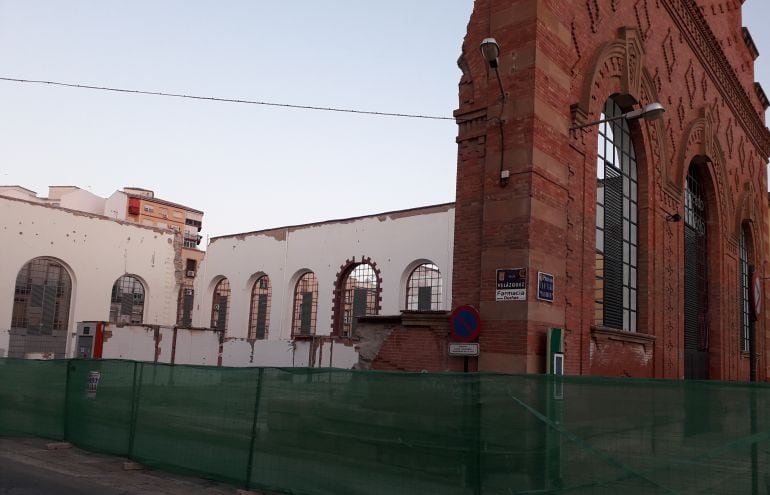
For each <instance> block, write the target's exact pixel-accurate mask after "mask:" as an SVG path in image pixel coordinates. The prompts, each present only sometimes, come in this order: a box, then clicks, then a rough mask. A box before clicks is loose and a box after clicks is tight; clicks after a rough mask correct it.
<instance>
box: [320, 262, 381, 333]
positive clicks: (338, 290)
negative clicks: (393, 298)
mask: <svg viewBox="0 0 770 495" xmlns="http://www.w3.org/2000/svg"><path fill="white" fill-rule="evenodd" d="M361 264H368V265H369V266H371V267H372V270H374V274H375V276H376V277H377V294H376V301H377V306H376V311H377V314H379V313H380V311H382V274H381V272H380V269H379V268H378V267H377V263H376V262H374V261H372V259H371V258H369V257H367V256H362V257H361V260H360V261H356V257H355V256H353V257H352V258H348V259H347V260H345V263H343V264H342V265H340V269H339V271H338V272H337V274H336V275H335V277H334V290H333V296H332V335H338V336H339V335H340V328H341V327H342V310H341V309H342V304H343V302H344V301H343V297H342V293H343V291H344V289H345V285H344V284H345V280H346V279H347V277H348V275H349V274H350V272H351V271H353V270H354V269H355V267H356V266H358V265H361Z"/></svg>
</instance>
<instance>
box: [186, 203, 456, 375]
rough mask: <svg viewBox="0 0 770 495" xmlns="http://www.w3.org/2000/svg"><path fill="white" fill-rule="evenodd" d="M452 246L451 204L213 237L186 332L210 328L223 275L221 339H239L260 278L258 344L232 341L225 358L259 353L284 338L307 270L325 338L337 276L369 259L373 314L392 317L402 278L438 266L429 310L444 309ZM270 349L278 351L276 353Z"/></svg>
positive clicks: (399, 303) (401, 304)
mask: <svg viewBox="0 0 770 495" xmlns="http://www.w3.org/2000/svg"><path fill="white" fill-rule="evenodd" d="M453 247H454V204H445V205H436V206H430V207H425V208H415V209H411V210H404V211H397V212H390V213H383V214H379V215H371V216H365V217H359V218H352V219H346V220H335V221H327V222H321V223H316V224H309V225H301V226H296V227H285V228H279V229H271V230H264V231H259V232H251V233H244V234H238V235H230V236H224V237H218V238H214V239H212V240H211V242H210V244H209V245H208V247H207V251H206V259H205V260H204V262H203V263H202V264H201V266H200V268H199V271H198V276H197V277H196V282H195V283H196V286H195V303H194V311H193V326H195V327H204V328H207V327H209V326H211V316H212V304H213V293H214V290H215V287H216V285H217V283H218V282H219V281H220V280H221V279H222V278H223V277H224V278H227V279H228V281H229V284H230V289H231V296H230V300H229V303H228V305H229V308H228V318H227V320H228V323H227V332H226V337H227V340H228V341H232V340H238V339H244V340H245V339H246V338H247V337H248V327H249V314H250V305H251V291H252V288H253V286H254V283H255V281H256V280H257V279H258V278H259V277H260V276H261V275H268V276H269V277H270V282H271V286H272V295H271V302H270V321H269V326H268V332H267V337H266V339H265V341H264V343H263V344H262V345H259V344H260V343H259V342H258V343H257V344H258V345H257V346H256V347H255V350H252V349H247V348H246V347H243V348H242V349H239V348H237V346H236V344H233V343H231V344H229V346H228V347H227V348H226V349H225V354H226V355H228V354H229V355H230V356H233V357H235V356H236V355H237V356H241V355H245V354H246V353H247V352H248V353H252V354H256V355H262V352H260V350H259V349H260V348H261V347H265V349H267V346H269V345H271V344H269V343H268V342H270V341H288V340H291V326H292V310H293V296H294V289H295V285H296V282H297V280H298V279H299V277H300V276H301V275H302V274H303V273H304V272H307V271H312V272H314V273H315V275H316V277H317V281H318V298H317V315H316V328H315V334H316V335H318V336H323V335H329V334H331V332H332V307H333V302H332V301H333V292H334V283H335V280H336V279H337V277H338V273H339V272H340V269H341V267H342V266H343V265H345V263H346V261H347V260H352V259H355V261H356V262H360V261H362V260H363V259H364V258H366V259H370V260H371V262H372V264H373V265H374V266H375V267H376V269H377V270H378V271H379V274H380V278H381V280H382V283H381V289H382V292H381V297H382V300H381V303H380V304H381V308H380V310H379V314H381V315H396V314H399V312H400V311H401V310H403V309H405V306H406V282H407V278H408V276H409V274H410V273H411V271H412V270H413V269H414V268H415V267H417V266H418V265H420V264H421V263H433V264H435V265H437V266H438V269H439V270H440V273H441V284H440V285H441V289H440V292H441V297H440V305H439V307H438V308H437V309H442V310H448V309H450V306H451V280H452V254H453ZM278 351H280V352H286V351H285V349H284V348H283V347H281V348H280V349H278ZM268 354H269V353H268ZM294 354H295V361H296V353H294ZM340 357H341V356H340ZM241 360H242V358H239V359H236V361H239V362H240V361H241ZM281 361H283V360H281Z"/></svg>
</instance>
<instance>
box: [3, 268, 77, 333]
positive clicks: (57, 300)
mask: <svg viewBox="0 0 770 495" xmlns="http://www.w3.org/2000/svg"><path fill="white" fill-rule="evenodd" d="M14 293H15V294H14V300H13V314H12V315H11V327H12V328H17V329H26V330H27V332H28V334H30V335H52V333H53V331H55V330H56V331H60V330H65V331H66V330H67V328H68V326H69V309H70V296H71V294H72V280H71V279H70V276H69V274H68V273H67V271H66V270H65V269H64V267H63V266H62V265H61V264H60V263H59V262H58V261H57V260H55V259H53V258H36V259H34V260H32V261H30V262H29V263H27V264H26V265H24V266H23V267H22V268H21V270H19V273H18V275H17V276H16V287H15V290H14Z"/></svg>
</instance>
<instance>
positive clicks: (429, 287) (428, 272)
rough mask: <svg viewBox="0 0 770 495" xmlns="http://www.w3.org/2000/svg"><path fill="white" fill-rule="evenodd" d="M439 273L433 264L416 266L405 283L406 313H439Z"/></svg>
mask: <svg viewBox="0 0 770 495" xmlns="http://www.w3.org/2000/svg"><path fill="white" fill-rule="evenodd" d="M441 287H442V285H441V272H440V271H439V269H438V267H437V266H436V265H434V264H433V263H423V264H422V265H419V266H417V267H416V268H415V269H414V270H412V273H410V274H409V279H408V280H407V282H406V309H407V310H408V311H439V310H440V309H441Z"/></svg>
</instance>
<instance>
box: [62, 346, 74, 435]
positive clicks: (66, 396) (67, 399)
mask: <svg viewBox="0 0 770 495" xmlns="http://www.w3.org/2000/svg"><path fill="white" fill-rule="evenodd" d="M71 365H72V360H69V359H68V360H66V361H65V366H66V367H67V371H66V373H65V380H66V381H65V382H64V425H63V428H62V434H63V437H64V438H63V440H69V419H70V414H69V411H70V368H71Z"/></svg>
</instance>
